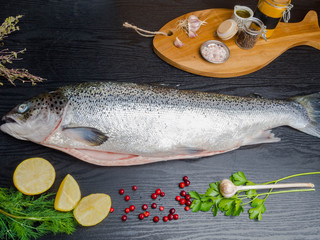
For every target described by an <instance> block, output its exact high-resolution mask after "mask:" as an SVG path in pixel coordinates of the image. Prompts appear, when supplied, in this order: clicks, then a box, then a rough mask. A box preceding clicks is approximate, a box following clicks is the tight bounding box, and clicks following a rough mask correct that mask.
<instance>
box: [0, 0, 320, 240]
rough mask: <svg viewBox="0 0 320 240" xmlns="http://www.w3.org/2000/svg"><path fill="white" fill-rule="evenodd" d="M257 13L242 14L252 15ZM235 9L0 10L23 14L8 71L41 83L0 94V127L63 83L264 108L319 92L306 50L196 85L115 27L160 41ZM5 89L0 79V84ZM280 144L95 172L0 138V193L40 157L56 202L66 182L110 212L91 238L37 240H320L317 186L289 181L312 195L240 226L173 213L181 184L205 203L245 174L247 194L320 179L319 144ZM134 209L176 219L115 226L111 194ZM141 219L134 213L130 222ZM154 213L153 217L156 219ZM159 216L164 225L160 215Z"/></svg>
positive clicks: (30, 6)
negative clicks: (258, 103)
mask: <svg viewBox="0 0 320 240" xmlns="http://www.w3.org/2000/svg"><path fill="white" fill-rule="evenodd" d="M256 3H257V1H255V0H244V1H241V4H242V5H246V6H249V7H251V8H253V9H254V8H255V6H256ZM235 4H239V2H236V1H222V0H212V1H191V0H186V1H170V0H158V1H146V0H136V1H126V0H117V1H115V0H92V1H84V0H74V1H58V0H50V1H39V0H34V1H22V0H14V1H0V6H1V11H0V18H1V19H2V20H3V19H4V18H6V17H7V16H10V15H18V14H23V15H24V17H23V18H22V19H21V21H20V23H19V25H20V29H21V30H20V31H19V32H16V33H14V34H12V35H11V36H9V37H8V38H6V39H5V47H7V48H10V49H11V50H20V49H23V48H27V52H26V53H25V54H24V56H23V60H21V61H17V62H15V63H14V65H13V67H24V68H27V69H29V71H30V72H31V73H33V74H36V75H39V76H42V77H44V78H46V79H47V80H46V81H45V82H44V83H41V84H38V85H37V86H35V87H33V86H30V85H28V84H19V83H17V86H15V87H14V86H11V85H10V84H5V86H3V87H0V115H1V116H3V115H4V114H5V113H6V112H8V111H9V110H11V109H12V108H13V107H14V106H15V105H17V104H19V103H21V102H22V101H24V100H26V99H29V98H31V97H33V96H35V95H37V94H39V93H41V92H44V91H48V90H53V89H55V88H57V87H59V86H63V85H66V84H70V83H78V82H86V81H106V80H111V81H122V82H137V83H151V84H162V85H165V86H170V87H175V88H178V89H192V90H199V91H208V92H217V93H223V94H231V95H239V96H246V95H248V94H251V93H256V94H259V95H261V96H263V97H266V98H278V99H280V98H286V97H290V96H296V95H301V94H309V93H314V92H319V91H320V81H319V78H320V68H319V64H320V54H319V51H318V50H316V49H314V48H312V47H307V46H299V47H295V48H293V49H290V50H288V51H287V52H285V53H284V54H282V55H281V56H280V57H278V58H277V59H276V60H275V61H273V62H272V63H270V64H269V65H268V66H267V67H265V68H263V69H261V70H258V71H257V72H254V73H251V74H249V75H245V76H241V77H236V78H211V77H202V76H197V75H194V74H190V73H187V72H184V71H181V70H179V69H177V68H175V67H172V66H170V65H168V64H167V63H166V62H164V61H162V60H161V59H160V58H159V57H158V56H157V55H156V54H155V53H154V52H153V50H152V39H147V38H143V37H141V36H139V35H137V34H136V33H135V32H134V31H131V30H128V29H125V28H123V27H122V23H123V22H125V21H127V22H130V23H133V24H135V25H137V26H139V27H142V28H144V29H150V30H158V29H160V28H161V27H162V26H164V25H165V24H166V23H167V22H169V21H170V20H171V19H174V18H177V17H179V16H181V15H183V14H186V13H190V12H193V11H199V10H203V9H211V8H229V9H230V8H232V7H233V5H235ZM294 5H295V7H294V8H293V10H292V13H291V15H292V19H291V20H290V22H299V21H301V20H302V19H303V17H304V16H305V15H306V14H307V12H308V11H309V10H315V11H316V12H317V13H318V14H319V10H320V6H319V1H318V0H310V1H302V0H296V1H294ZM1 80H3V79H1ZM274 133H275V134H276V136H277V137H280V138H282V141H281V142H279V143H274V144H264V145H257V146H250V147H244V148H241V149H239V150H236V151H233V152H229V153H226V154H222V155H217V156H213V157H207V158H202V159H194V160H178V161H168V162H159V163H155V164H149V165H144V166H132V167H98V166H94V165H90V164H88V163H85V162H82V161H80V160H78V159H75V158H73V157H71V156H68V155H66V154H64V153H62V152H59V151H56V150H52V149H49V148H45V147H43V146H40V145H36V144H33V143H31V142H26V141H21V140H17V139H15V138H13V137H11V136H9V135H6V134H4V133H2V132H0V186H1V187H10V186H13V183H12V174H13V171H14V169H15V167H16V166H17V165H18V163H20V162H21V161H22V160H24V159H26V158H28V157H34V156H39V157H44V158H46V159H48V160H49V161H50V162H51V163H52V164H53V165H54V167H55V169H56V172H57V179H56V182H55V184H54V186H53V188H52V189H51V191H53V192H54V191H57V189H58V186H59V183H60V182H61V181H62V179H63V178H64V176H65V175H66V174H68V173H69V174H71V175H72V176H74V178H75V179H76V180H77V181H78V183H79V185H80V187H81V190H82V194H83V196H85V195H88V194H90V193H97V192H103V193H109V194H110V196H111V197H112V201H113V205H114V207H115V212H114V213H112V214H110V215H109V217H108V218H107V219H106V220H104V221H103V222H102V223H100V224H99V225H97V226H95V227H90V228H81V227H79V228H78V229H77V231H76V232H75V233H74V234H73V235H71V236H66V235H56V236H54V235H48V236H46V237H43V238H42V239H56V240H57V239H61V240H62V239H77V240H81V239H97V240H98V239H99V240H100V239H119V240H124V239H175V240H176V239H200V240H202V239H217V240H218V239H219V240H223V239H243V240H247V239H252V240H253V239H266V240H271V239H285V240H289V239H290V240H291V239H299V240H300V239H312V240H318V239H319V238H320V218H319V215H320V201H319V199H320V191H319V188H320V177H319V176H308V177H303V178H299V179H297V181H298V180H299V181H303V182H313V183H314V184H315V185H316V189H317V191H316V192H313V193H305V194H303V193H292V194H283V195H278V196H270V197H269V199H268V200H267V202H266V207H267V211H266V213H265V214H264V215H263V219H262V221H261V222H257V221H252V220H250V219H249V217H248V215H247V213H246V212H244V213H243V214H242V215H241V216H240V217H227V216H224V215H223V214H218V216H217V217H215V218H214V217H212V214H211V213H210V212H208V213H194V214H193V213H191V212H185V211H184V210H183V208H182V207H181V206H179V205H177V203H176V201H175V200H174V197H175V196H176V195H177V194H178V192H179V189H178V187H177V184H178V182H180V181H181V178H182V177H183V176H184V175H187V176H189V178H190V180H191V186H190V187H189V189H188V190H198V191H199V192H204V191H205V190H206V189H207V187H208V183H209V182H212V181H218V180H221V179H223V178H226V177H228V176H230V175H231V174H232V173H234V172H236V171H243V172H245V173H246V175H247V176H248V178H249V179H250V180H252V181H254V182H265V181H268V180H273V179H277V178H280V177H283V176H287V175H290V174H295V173H300V172H310V171H320V149H319V146H320V140H319V139H318V138H315V137H312V136H308V135H306V134H304V133H300V132H297V131H295V130H293V129H290V128H287V127H280V128H277V129H275V130H274ZM134 184H135V185H137V186H138V188H139V190H138V191H137V192H136V193H135V194H132V203H134V204H135V205H136V207H139V206H141V205H142V204H143V203H147V204H150V203H151V202H152V201H151V198H150V194H151V193H152V192H153V191H154V190H155V189H156V188H159V187H160V188H161V189H162V190H164V191H165V192H166V197H165V198H163V199H161V200H157V201H156V202H157V203H159V204H161V205H163V206H165V208H166V210H165V211H167V210H168V209H169V208H171V207H175V208H176V209H177V210H178V212H179V214H180V219H179V220H178V221H174V222H172V221H171V222H167V223H163V222H162V221H160V222H159V223H157V224H155V223H153V222H152V221H151V218H150V219H148V220H146V221H139V220H138V219H137V214H135V215H134V214H132V215H129V219H128V221H127V222H126V223H123V222H121V219H120V218H121V216H122V215H123V210H124V208H125V207H127V206H128V204H127V203H125V201H124V200H123V198H122V197H121V196H120V195H119V194H118V190H119V189H120V188H124V189H125V190H127V191H129V192H131V191H130V190H129V189H130V188H131V186H132V185H134ZM137 213H138V212H137ZM155 213H156V212H151V214H152V216H154V214H155ZM159 216H163V214H162V213H159Z"/></svg>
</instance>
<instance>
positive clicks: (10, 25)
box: [0, 15, 44, 86]
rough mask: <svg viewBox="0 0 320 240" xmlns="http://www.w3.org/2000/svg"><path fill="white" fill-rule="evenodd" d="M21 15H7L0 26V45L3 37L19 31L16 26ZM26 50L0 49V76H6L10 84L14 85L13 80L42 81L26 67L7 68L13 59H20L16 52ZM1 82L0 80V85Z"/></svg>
mask: <svg viewBox="0 0 320 240" xmlns="http://www.w3.org/2000/svg"><path fill="white" fill-rule="evenodd" d="M21 17H22V16H21V15H19V16H16V17H8V18H6V20H5V21H4V22H3V23H2V25H1V26H0V45H1V46H3V45H4V44H3V39H4V38H6V37H7V36H8V35H9V34H10V33H12V32H15V31H19V27H18V26H17V24H18V22H19V19H20V18H21ZM25 51H26V49H23V50H21V51H18V52H14V51H9V49H0V76H2V77H4V78H6V79H7V80H8V81H9V82H10V83H11V84H13V85H15V80H19V81H22V82H23V83H25V82H31V84H32V85H35V84H36V83H37V82H42V81H43V80H44V79H43V78H41V77H37V76H34V75H32V74H30V73H29V72H28V70H27V69H24V68H21V69H14V68H11V69H9V68H7V67H6V66H5V65H6V64H11V63H12V62H13V61H14V60H21V58H18V54H22V53H24V52H25ZM2 85H3V83H2V82H1V81H0V86H2Z"/></svg>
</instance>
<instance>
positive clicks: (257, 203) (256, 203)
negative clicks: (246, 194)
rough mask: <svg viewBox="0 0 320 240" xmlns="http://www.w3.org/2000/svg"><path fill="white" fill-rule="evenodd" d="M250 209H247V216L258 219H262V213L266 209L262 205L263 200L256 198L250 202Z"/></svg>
mask: <svg viewBox="0 0 320 240" xmlns="http://www.w3.org/2000/svg"><path fill="white" fill-rule="evenodd" d="M251 207H252V208H251V209H249V217H250V219H258V220H259V221H260V220H261V219H262V213H264V212H265V211H266V207H265V206H264V200H263V199H259V198H256V199H254V200H253V202H252V203H251Z"/></svg>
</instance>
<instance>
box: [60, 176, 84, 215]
mask: <svg viewBox="0 0 320 240" xmlns="http://www.w3.org/2000/svg"><path fill="white" fill-rule="evenodd" d="M80 198H81V192H80V188H79V185H78V183H77V182H76V180H74V178H73V177H72V176H71V175H70V174H68V175H67V176H66V177H65V178H64V179H63V181H62V182H61V184H60V187H59V190H58V192H57V195H56V198H55V201H54V209H56V210H58V211H62V212H68V211H71V210H72V209H74V208H75V206H76V205H77V204H78V202H79V201H80Z"/></svg>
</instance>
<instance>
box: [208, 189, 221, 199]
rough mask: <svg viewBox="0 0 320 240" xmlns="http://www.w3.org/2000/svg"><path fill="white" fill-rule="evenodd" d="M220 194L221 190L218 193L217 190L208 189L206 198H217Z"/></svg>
mask: <svg viewBox="0 0 320 240" xmlns="http://www.w3.org/2000/svg"><path fill="white" fill-rule="evenodd" d="M219 194H220V192H219V190H218V191H216V190H215V189H213V188H211V187H210V188H208V189H207V191H206V194H205V195H206V196H209V197H215V196H217V195H219Z"/></svg>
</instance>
